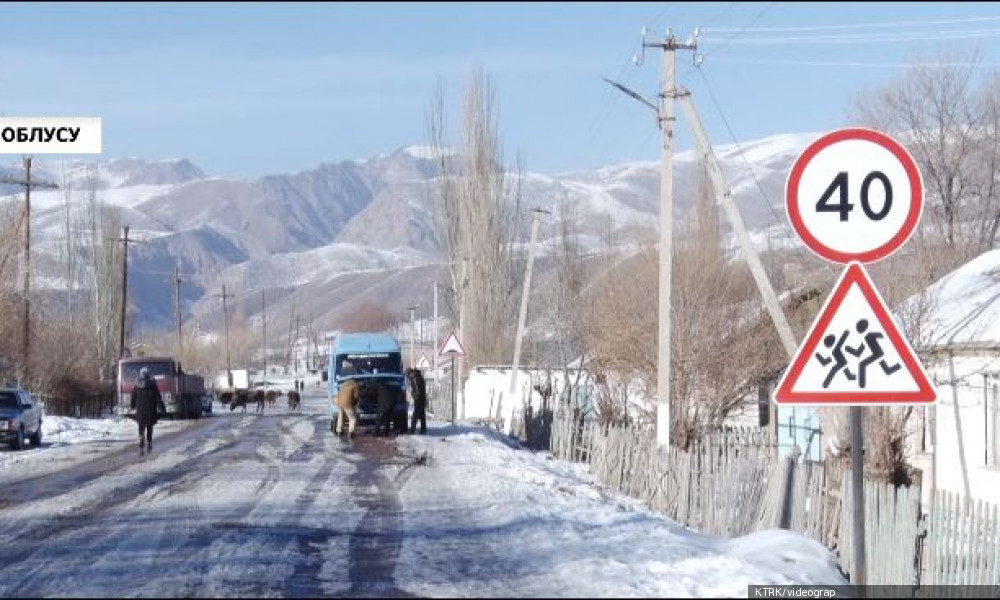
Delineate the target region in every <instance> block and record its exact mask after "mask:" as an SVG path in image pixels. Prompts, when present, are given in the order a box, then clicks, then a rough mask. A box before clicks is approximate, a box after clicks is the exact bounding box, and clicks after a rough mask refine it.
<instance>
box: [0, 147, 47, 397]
mask: <svg viewBox="0 0 1000 600" xmlns="http://www.w3.org/2000/svg"><path fill="white" fill-rule="evenodd" d="M21 166H22V167H23V168H24V179H15V178H11V177H3V178H0V183H12V184H14V185H19V186H21V187H23V188H24V216H23V218H22V222H23V223H24V235H23V237H22V238H21V239H22V250H21V282H22V286H23V289H22V294H23V297H22V298H21V357H22V360H23V361H24V365H23V366H22V367H21V380H22V381H23V382H24V383H23V385H29V383H28V379H29V377H30V376H31V360H30V357H31V188H48V189H55V188H57V187H58V186H57V185H56V184H54V183H48V182H45V181H32V180H31V157H30V156H23V157H22V158H21Z"/></svg>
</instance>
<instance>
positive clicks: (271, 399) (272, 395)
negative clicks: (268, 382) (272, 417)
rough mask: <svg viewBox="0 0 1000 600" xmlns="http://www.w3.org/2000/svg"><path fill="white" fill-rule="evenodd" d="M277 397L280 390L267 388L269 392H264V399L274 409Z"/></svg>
mask: <svg viewBox="0 0 1000 600" xmlns="http://www.w3.org/2000/svg"><path fill="white" fill-rule="evenodd" d="M277 399H278V392H276V391H274V390H267V392H265V393H264V401H265V402H267V405H268V406H269V407H271V409H274V403H275V401H276V400H277Z"/></svg>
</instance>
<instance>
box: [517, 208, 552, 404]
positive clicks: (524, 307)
mask: <svg viewBox="0 0 1000 600" xmlns="http://www.w3.org/2000/svg"><path fill="white" fill-rule="evenodd" d="M531 212H532V215H531V243H530V244H529V246H528V265H527V266H526V267H525V269H524V284H523V285H522V288H521V310H520V313H519V315H518V318H517V337H516V338H514V362H513V363H512V365H511V370H510V386H509V390H508V391H509V392H510V395H511V397H513V396H514V389H515V387H516V386H517V369H518V367H520V366H521V343H522V339H523V337H524V326H525V324H526V323H527V320H528V294H529V293H530V290H531V270H532V267H533V266H534V264H535V244H536V242H537V241H538V225H539V223H540V220H539V219H540V218H541V216H542V215H543V214H544V215H547V214H549V211H547V210H542V209H540V208H533V209H531Z"/></svg>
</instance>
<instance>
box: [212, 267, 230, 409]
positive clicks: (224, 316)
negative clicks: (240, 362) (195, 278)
mask: <svg viewBox="0 0 1000 600" xmlns="http://www.w3.org/2000/svg"><path fill="white" fill-rule="evenodd" d="M215 297H216V298H222V320H223V321H224V322H225V327H226V374H227V377H228V380H229V387H230V389H232V387H233V364H232V362H231V361H230V359H229V311H228V309H227V308H226V298H232V297H233V295H232V294H227V293H226V286H225V284H223V286H222V293H221V294H215Z"/></svg>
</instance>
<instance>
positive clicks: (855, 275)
mask: <svg viewBox="0 0 1000 600" xmlns="http://www.w3.org/2000/svg"><path fill="white" fill-rule="evenodd" d="M854 285H857V286H858V289H859V290H860V291H861V293H862V295H863V296H864V298H865V300H866V301H867V302H868V305H869V307H870V308H871V309H872V312H873V313H875V317H876V318H877V319H878V321H879V324H880V325H881V326H882V329H883V330H884V331H885V335H886V337H887V338H888V339H889V341H890V342H891V343H892V345H893V347H894V348H895V350H896V352H897V353H898V354H899V357H900V359H901V360H902V361H903V364H904V365H905V366H906V370H907V371H908V372H909V373H910V376H911V377H913V381H914V382H915V383H916V384H917V388H918V389H917V390H916V391H905V392H887V391H848V392H845V391H831V392H816V391H810V392H794V391H792V388H794V387H795V385H796V383H797V382H798V380H799V377H800V376H801V375H802V371H803V370H804V369H805V367H806V364H807V363H808V362H809V360H810V359H811V358H812V355H813V353H814V352H815V351H816V348H817V347H818V346H819V342H820V340H821V339H822V337H823V334H824V333H825V332H826V330H827V327H829V325H830V322H831V321H832V320H833V318H834V316H836V314H837V311H838V310H839V309H840V306H841V304H842V303H843V301H844V298H845V297H846V296H847V294H848V292H850V290H851V287H852V286H854ZM773 399H774V402H775V404H778V405H785V406H793V405H794V406H886V405H888V406H898V405H911V404H918V405H925V404H933V403H934V402H935V401H936V400H937V393H936V391H935V390H934V387H933V386H932V385H931V383H930V381H929V380H928V379H927V375H926V373H925V372H924V369H923V367H922V366H921V365H920V363H919V362H918V361H917V358H916V355H915V353H914V352H913V348H911V347H910V343H909V342H908V341H907V340H906V338H904V337H903V335H902V334H901V333H900V331H899V327H897V325H896V322H895V320H894V319H893V318H892V316H891V315H890V314H889V312H888V310H887V309H886V305H885V302H884V301H883V300H882V297H881V295H880V294H879V293H878V291H877V290H876V289H875V285H874V284H873V283H872V281H871V278H869V277H868V273H867V272H866V271H865V269H864V266H863V265H862V264H861V263H859V262H851V263H849V264H848V265H847V268H846V269H845V270H844V272H843V273H842V274H841V276H840V280H839V281H837V285H836V286H834V289H833V292H831V294H830V296H829V297H828V298H827V300H826V303H825V304H824V305H823V308H822V309H821V310H820V312H819V314H818V315H817V317H816V320H815V321H814V322H813V324H812V327H811V328H810V329H809V333H808V334H807V335H806V338H805V340H804V341H803V342H802V344H801V345H800V346H799V350H798V352H796V354H795V357H794V358H793V359H792V362H791V364H790V365H789V367H788V369H786V370H785V373H784V374H783V375H782V377H781V380H780V381H779V382H778V386H777V387H776V389H775V392H774V398H773Z"/></svg>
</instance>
